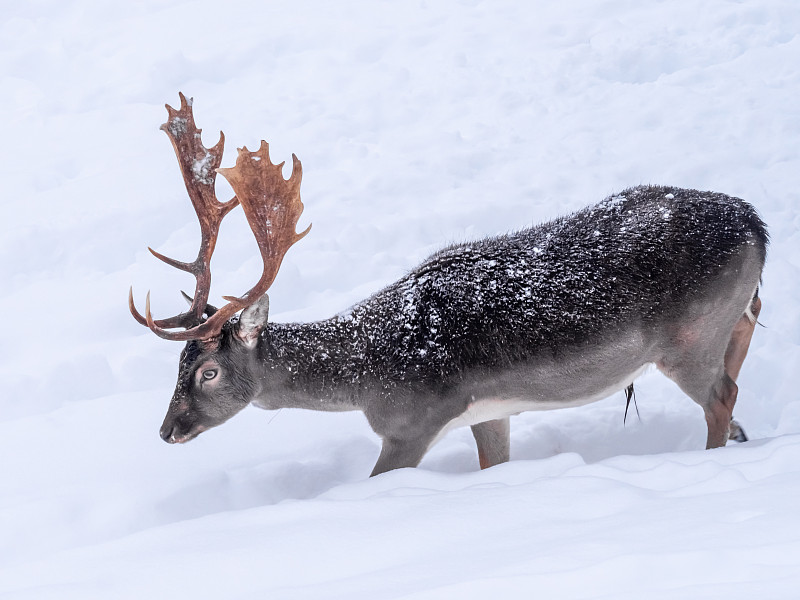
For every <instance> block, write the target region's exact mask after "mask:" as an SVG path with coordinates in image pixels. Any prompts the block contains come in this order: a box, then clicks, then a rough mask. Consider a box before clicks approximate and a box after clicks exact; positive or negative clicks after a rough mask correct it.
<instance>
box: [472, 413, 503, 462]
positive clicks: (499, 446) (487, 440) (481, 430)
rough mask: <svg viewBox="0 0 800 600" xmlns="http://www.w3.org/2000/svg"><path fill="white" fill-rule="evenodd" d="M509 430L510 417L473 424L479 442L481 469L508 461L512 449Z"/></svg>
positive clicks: (473, 433) (476, 439)
mask: <svg viewBox="0 0 800 600" xmlns="http://www.w3.org/2000/svg"><path fill="white" fill-rule="evenodd" d="M509 430H510V427H509V420H508V417H505V418H504V419H495V420H493V421H484V422H483V423H478V424H477V425H473V426H472V435H473V436H474V437H475V443H477V444H478V461H479V462H480V465H481V469H488V468H489V467H493V466H495V465H499V464H500V463H504V462H508V459H509V455H510V449H511V438H510V436H509Z"/></svg>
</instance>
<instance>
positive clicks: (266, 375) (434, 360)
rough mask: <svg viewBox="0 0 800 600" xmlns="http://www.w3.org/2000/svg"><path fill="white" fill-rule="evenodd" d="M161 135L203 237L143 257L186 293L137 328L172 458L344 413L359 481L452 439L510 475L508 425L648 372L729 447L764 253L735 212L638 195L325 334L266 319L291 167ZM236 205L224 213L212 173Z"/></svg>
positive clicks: (503, 242) (291, 226)
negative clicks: (234, 433)
mask: <svg viewBox="0 0 800 600" xmlns="http://www.w3.org/2000/svg"><path fill="white" fill-rule="evenodd" d="M180 101H181V106H180V108H179V109H177V110H176V109H174V108H172V107H171V106H169V105H166V108H167V111H168V116H169V118H168V120H167V122H166V123H165V124H163V125H162V126H161V129H162V130H164V131H165V132H166V133H167V135H168V136H169V138H170V141H171V142H172V145H173V147H174V150H175V153H176V155H177V158H178V163H179V166H180V170H181V173H182V175H183V180H184V183H185V185H186V190H187V192H188V195H189V198H190V200H191V202H192V204H193V206H194V209H195V211H196V213H197V217H198V219H199V222H200V228H201V243H200V249H199V252H198V255H197V258H196V259H195V260H194V261H192V262H181V261H178V260H175V259H172V258H169V257H167V256H164V255H162V254H160V253H159V252H156V251H154V250H152V249H150V252H152V254H153V255H154V256H156V257H157V258H158V259H160V260H162V261H164V262H165V263H167V264H168V265H170V266H172V267H175V268H177V269H180V270H182V271H185V272H189V273H192V274H193V275H194V276H195V278H196V286H195V292H194V294H193V295H192V296H189V295H188V294H185V293H184V294H183V295H184V297H185V298H186V300H187V301H188V302H189V303H190V306H189V308H188V310H187V311H186V312H184V313H180V314H178V315H176V316H174V317H169V318H165V319H154V318H153V317H152V315H151V310H150V292H148V293H147V298H146V305H145V312H144V315H142V314H141V313H140V312H139V311H138V310H137V309H136V306H135V302H134V297H133V288H131V289H130V291H129V294H128V305H129V309H130V312H131V314H132V315H133V317H134V318H135V319H136V320H137V321H138V322H139V323H141V324H142V325H145V326H147V327H148V328H149V329H150V330H151V331H152V332H153V333H155V334H156V335H157V336H159V337H160V338H163V339H167V340H177V341H183V342H185V346H184V348H183V351H182V352H181V355H180V362H179V367H178V381H177V384H176V387H175V391H174V393H173V395H172V399H171V401H170V403H169V407H168V410H167V414H166V416H165V418H164V422H163V424H162V426H161V429H160V436H161V438H163V439H164V441H166V442H168V443H170V444H175V443H185V442H187V441H189V440H192V439H193V438H195V437H197V436H198V435H199V434H200V433H202V432H204V431H206V430H208V429H210V428H212V427H216V426H218V425H220V424H222V423H224V422H225V421H227V420H228V419H230V418H231V417H233V416H234V415H235V414H237V413H239V412H240V411H241V410H242V409H244V408H245V407H246V406H248V405H250V404H252V405H254V406H257V407H260V408H263V409H268V410H274V409H279V408H284V407H294V408H304V409H310V410H321V411H353V410H360V411H362V412H363V413H364V415H365V416H366V419H367V422H368V423H369V425H370V427H371V428H372V429H373V430H374V432H375V433H376V434H377V435H378V436H379V437H380V439H381V442H382V445H381V450H380V454H379V456H378V459H377V462H376V464H375V467H374V469H373V470H372V474H371V475H373V476H374V475H378V474H381V473H385V472H387V471H390V470H393V469H398V468H403V467H416V466H417V465H418V464H419V462H420V461H421V459H422V458H423V456H424V455H425V454H426V452H427V451H428V450H429V449H430V448H431V447H432V446H433V445H434V444H435V443H436V442H437V441H438V440H439V439H440V438H441V437H442V436H443V435H445V434H446V433H447V432H448V431H449V430H451V429H453V428H454V427H459V426H469V427H471V429H472V434H473V436H474V438H475V442H476V444H477V449H478V458H479V465H480V467H481V468H482V469H485V468H488V467H491V466H494V465H497V464H500V463H503V462H506V461H508V460H509V458H510V432H509V429H510V428H509V417H510V416H513V415H516V414H519V413H521V412H523V411H538V410H552V409H560V408H566V407H574V406H580V405H584V404H587V403H589V402H593V401H597V400H600V399H602V398H605V397H608V396H609V395H611V394H612V393H614V392H617V391H619V390H623V389H626V388H630V386H632V384H633V381H634V380H635V379H636V378H637V377H638V376H639V375H640V374H641V373H642V372H643V371H644V370H645V369H646V368H647V367H649V366H651V365H655V366H656V367H657V369H658V370H660V371H661V372H662V373H663V374H664V375H666V377H668V378H669V379H671V380H672V381H674V382H675V383H676V384H677V385H678V387H679V388H680V389H681V390H682V391H683V392H684V393H685V394H686V395H687V396H688V397H689V398H691V399H692V400H693V401H694V402H696V403H697V404H698V405H699V406H700V407H701V408H702V409H703V411H704V415H705V420H706V424H707V426H708V436H707V442H706V447H707V448H718V447H721V446H724V445H725V444H726V442H727V440H728V439H729V437H731V436H732V435H740V436H742V437H743V435H742V434H741V433H740V432H738V429H739V428H738V426H737V425H736V423H735V421H733V424H734V425H733V427H732V425H731V424H732V415H733V408H734V405H735V403H736V398H737V394H738V387H737V385H736V380H737V378H738V376H739V373H740V370H741V367H742V363H743V361H744V359H745V357H746V355H747V351H748V348H749V345H750V341H751V338H752V335H753V331H754V328H755V324H756V319H757V317H758V315H759V312H760V310H761V299H760V297H759V293H758V290H759V285H760V283H761V275H762V270H763V267H764V264H765V260H766V252H767V246H768V242H769V237H768V233H767V228H766V225H765V223H764V222H763V221H762V220H761V218H760V217H759V215H758V213H757V212H756V210H755V209H754V208H753V206H751V205H750V204H748V203H747V202H745V201H743V200H741V199H738V198H734V197H730V196H727V195H724V194H721V193H717V192H702V191H697V190H692V189H681V188H677V187H664V186H653V185H641V186H638V187H633V188H630V189H627V190H625V191H623V192H621V193H619V194H615V195H611V196H608V197H607V198H605V199H604V200H602V201H600V202H599V203H597V204H594V205H590V206H588V207H586V208H584V209H582V210H579V211H577V212H574V213H572V214H569V215H567V216H563V217H560V218H556V219H554V220H552V221H549V222H546V223H544V224H539V225H534V226H532V227H528V228H524V229H520V230H519V231H516V232H513V233H508V234H505V235H499V236H496V237H487V238H484V239H479V240H476V241H468V242H463V243H456V244H453V245H450V246H447V247H444V248H443V249H441V250H439V251H438V252H436V253H435V254H433V255H432V256H431V257H430V258H428V259H427V260H425V261H424V262H422V264H420V265H419V266H418V267H416V268H414V269H412V270H411V271H409V272H408V273H407V274H406V275H405V276H403V277H401V278H400V279H399V280H398V281H396V282H395V283H393V284H391V285H389V286H387V287H385V288H384V289H382V290H380V291H378V292H376V293H375V294H373V295H372V296H370V297H369V298H367V299H365V300H363V301H361V302H358V303H356V304H355V305H354V306H352V307H351V308H349V309H348V310H346V311H344V312H341V313H339V314H336V315H334V316H332V317H330V318H328V319H325V320H320V321H315V322H307V323H274V322H271V321H269V319H268V317H269V296H268V294H267V291H268V290H269V288H270V286H271V285H272V283H273V281H274V280H275V278H276V276H277V273H278V270H279V268H280V265H281V262H282V260H283V258H284V256H285V254H286V252H287V251H288V250H289V248H290V247H291V246H292V245H293V244H295V243H296V242H297V241H299V240H300V239H302V238H303V237H305V235H306V234H307V233H308V232H309V230H310V226H309V227H308V228H307V229H305V230H304V231H303V232H301V233H297V232H296V226H297V222H298V220H299V218H300V216H301V213H302V211H303V208H304V206H303V203H302V201H301V199H300V183H301V179H302V174H303V171H302V165H301V163H300V161H299V160H298V158H297V156H295V155H294V154H292V174H291V176H290V177H289V178H288V179H285V178H284V177H283V174H282V168H283V165H284V163H283V162H282V163H280V164H277V165H275V164H273V163H272V162H271V159H270V156H269V145H268V144H267V143H266V142H265V141H262V142H261V146H260V148H259V149H258V150H257V151H255V152H251V151H249V150H248V149H247V148H246V147H244V148H241V149H239V151H238V157H237V159H236V164H235V166H233V167H230V168H222V167H221V166H220V165H221V161H222V154H223V148H224V142H225V136H224V134H223V133H222V132H220V139H219V142H218V143H217V144H216V145H215V146H213V147H212V148H206V147H205V146H203V144H202V141H201V135H200V134H201V130H200V129H198V128H197V127H196V125H195V122H194V116H193V113H192V100H191V99H189V100H187V99H186V97H185V96H184V95H183V94H180ZM217 174H220V175H222V176H223V177H224V178H225V179H226V180H227V181H228V182H229V184H230V186H231V188H232V189H233V192H234V194H235V196H234V197H233V198H232V199H231V200H228V201H227V202H220V201H218V200H217V198H216V194H215V178H216V175H217ZM237 205H241V207H242V209H243V211H244V215H245V217H246V219H247V222H248V224H249V226H250V228H251V230H252V232H253V235H254V236H255V239H256V241H257V243H258V249H259V252H260V254H261V257H262V260H263V271H262V274H261V277H260V278H259V279H258V281H257V282H256V283H255V285H254V286H253V287H252V288H250V289H249V290H248V291H247V292H245V293H244V294H242V295H241V296H224V297H223V299H224V300H225V301H226V302H227V304H225V305H224V306H222V307H221V308H216V307H214V306H212V305H211V304H209V303H208V299H209V294H210V286H211V270H210V261H211V256H212V253H213V252H214V247H215V244H216V239H217V234H218V231H219V227H220V223H221V221H222V219H223V218H224V217H225V216H226V215H227V214H228V213H229V212H230V211H231V210H233V209H234V208H235V207H236V206H237Z"/></svg>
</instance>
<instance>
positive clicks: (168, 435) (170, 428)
mask: <svg viewBox="0 0 800 600" xmlns="http://www.w3.org/2000/svg"><path fill="white" fill-rule="evenodd" d="M174 432H175V425H173V424H170V425H166V424H165V425H162V426H161V431H160V432H159V434H160V435H161V439H162V440H164V441H165V442H167V443H168V444H174V443H175V436H174V435H173V434H174Z"/></svg>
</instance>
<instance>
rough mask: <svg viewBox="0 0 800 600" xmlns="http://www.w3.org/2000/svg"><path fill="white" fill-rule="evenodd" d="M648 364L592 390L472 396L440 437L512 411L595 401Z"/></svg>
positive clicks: (617, 389) (623, 385)
mask: <svg viewBox="0 0 800 600" xmlns="http://www.w3.org/2000/svg"><path fill="white" fill-rule="evenodd" d="M649 366H650V365H649V364H645V365H642V366H640V367H639V368H637V369H636V370H634V371H632V372H630V373H628V374H626V375H624V376H622V377H620V378H618V379H614V380H611V381H608V382H603V384H602V385H599V386H597V387H595V388H594V389H593V390H592V391H587V390H580V391H577V392H576V394H575V395H574V396H571V397H570V396H563V394H564V390H563V386H562V389H561V390H559V392H560V393H554V394H553V396H552V397H546V396H545V397H542V396H543V394H541V393H539V394H537V396H538V397H526V396H525V395H522V394H521V395H520V397H517V398H499V397H486V398H475V397H473V398H472V400H471V401H470V403H469V404H468V405H467V408H466V410H465V411H464V412H463V413H461V414H460V415H459V416H457V417H456V418H454V419H453V420H451V421H450V422H449V423H448V424H447V425H446V426H445V427H444V428H443V429H442V433H441V434H440V435H439V436H438V438H441V436H442V435H444V434H445V433H446V432H448V431H450V430H451V429H455V428H456V427H466V426H470V425H477V424H478V423H483V422H485V421H494V420H495V419H505V418H506V417H509V416H512V415H518V414H519V413H521V412H526V411H537V410H556V409H559V408H572V407H575V406H583V405H584V404H590V403H592V402H597V401H598V400H602V399H603V398H607V397H608V396H610V395H612V394H615V393H617V392H620V391H622V390H624V389H625V388H626V387H628V386H629V385H630V384H631V383H632V382H633V381H634V380H635V379H636V378H637V377H639V375H641V374H642V373H643V372H644V371H645V370H647V368H648V367H649Z"/></svg>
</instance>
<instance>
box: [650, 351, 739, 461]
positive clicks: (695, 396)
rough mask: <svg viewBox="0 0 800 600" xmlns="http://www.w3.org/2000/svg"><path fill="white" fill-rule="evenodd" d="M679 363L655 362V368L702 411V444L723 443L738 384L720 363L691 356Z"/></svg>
mask: <svg viewBox="0 0 800 600" xmlns="http://www.w3.org/2000/svg"><path fill="white" fill-rule="evenodd" d="M683 359H684V360H681V362H680V364H675V363H672V364H669V363H666V362H665V361H662V362H659V363H657V366H658V368H659V369H660V370H661V371H662V372H663V373H664V374H665V375H666V376H667V377H669V378H670V379H672V380H673V381H674V382H675V383H677V384H678V387H680V388H681V389H682V390H683V392H684V393H685V394H686V395H687V396H689V397H690V398H691V399H692V400H694V401H695V402H697V404H699V405H700V406H701V407H702V408H703V411H704V412H705V415H706V423H707V424H708V439H707V440H706V448H719V447H720V446H724V445H725V443H726V442H727V441H728V438H729V436H730V424H731V416H732V415H733V406H734V405H735V404H736V395H737V393H738V390H739V388H738V387H737V386H736V382H734V381H733V379H731V378H730V376H729V375H728V374H727V373H726V372H725V369H724V368H723V366H722V365H721V364H720V365H718V366H716V367H715V366H713V365H710V364H708V363H706V364H703V362H702V361H700V360H698V359H697V357H696V356H694V357H686V356H684V357H683ZM720 362H721V361H720Z"/></svg>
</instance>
